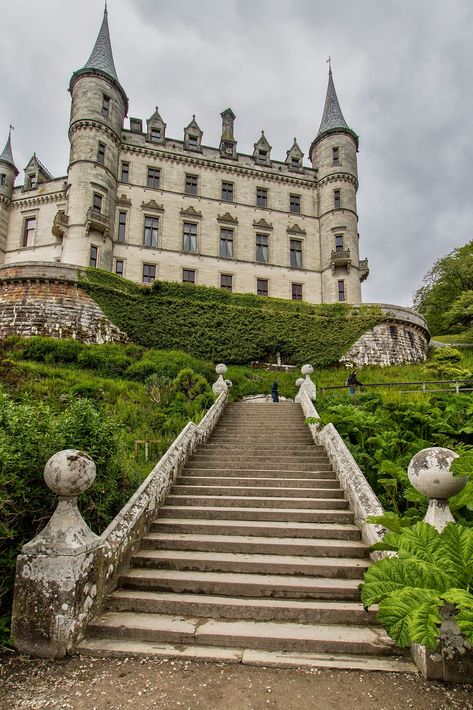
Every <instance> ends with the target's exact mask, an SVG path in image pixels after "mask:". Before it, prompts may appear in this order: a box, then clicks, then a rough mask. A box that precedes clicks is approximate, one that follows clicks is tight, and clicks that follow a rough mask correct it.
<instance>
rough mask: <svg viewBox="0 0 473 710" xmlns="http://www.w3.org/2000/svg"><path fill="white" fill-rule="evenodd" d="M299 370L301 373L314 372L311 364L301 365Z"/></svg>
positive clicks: (310, 373) (309, 373)
mask: <svg viewBox="0 0 473 710" xmlns="http://www.w3.org/2000/svg"><path fill="white" fill-rule="evenodd" d="M301 372H302V374H303V375H312V373H313V372H314V368H313V367H312V365H303V366H302V367H301Z"/></svg>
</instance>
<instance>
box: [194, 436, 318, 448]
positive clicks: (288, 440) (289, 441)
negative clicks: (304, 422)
mask: <svg viewBox="0 0 473 710" xmlns="http://www.w3.org/2000/svg"><path fill="white" fill-rule="evenodd" d="M311 441H312V439H311V438H310V436H309V435H307V436H304V437H302V436H291V437H286V436H282V435H281V436H279V437H277V443H278V444H280V445H282V446H288V445H289V446H291V445H297V446H299V445H301V444H306V445H308V444H310V442H311ZM208 443H209V444H219V445H222V446H233V447H235V446H236V445H237V446H238V448H240V449H241V448H244V449H246V448H250V447H252V446H255V444H258V445H260V446H263V445H265V446H272V444H273V441H272V440H271V438H269V437H261V436H258V435H255V436H252V437H249V436H248V437H245V438H241V439H239V440H238V442H236V440H235V438H234V437H232V436H228V435H225V436H220V435H219V434H212V435H211V436H210V438H209V439H208ZM274 443H275V444H276V439H275V440H274Z"/></svg>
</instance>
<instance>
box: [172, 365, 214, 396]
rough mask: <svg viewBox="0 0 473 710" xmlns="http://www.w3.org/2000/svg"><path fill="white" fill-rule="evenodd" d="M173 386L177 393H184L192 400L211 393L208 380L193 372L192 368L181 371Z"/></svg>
mask: <svg viewBox="0 0 473 710" xmlns="http://www.w3.org/2000/svg"><path fill="white" fill-rule="evenodd" d="M172 386H173V389H174V390H175V391H176V392H182V393H183V394H185V396H186V397H187V398H188V399H190V400H194V399H195V398H196V397H198V396H199V395H201V394H204V393H205V392H208V391H209V383H208V382H207V380H206V379H205V378H204V377H202V375H199V374H197V373H196V372H194V371H193V370H191V369H190V367H187V368H186V369H185V370H181V371H180V373H179V374H178V376H177V377H176V379H175V380H174V381H173V383H172Z"/></svg>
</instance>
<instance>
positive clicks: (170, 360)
mask: <svg viewBox="0 0 473 710" xmlns="http://www.w3.org/2000/svg"><path fill="white" fill-rule="evenodd" d="M184 368H190V369H192V370H193V371H194V372H197V373H198V374H200V375H202V376H203V377H205V378H206V380H207V381H208V382H213V381H214V379H215V372H214V370H213V368H212V367H211V366H210V365H209V363H207V362H205V361H204V360H200V359H198V358H195V357H192V355H188V354H187V353H185V352H182V351H178V350H148V351H147V352H146V353H145V355H144V357H143V359H142V360H140V361H139V362H136V363H134V364H133V365H130V367H129V368H128V370H127V372H126V375H127V377H130V378H132V379H136V380H141V381H142V382H145V381H146V380H147V379H148V378H149V377H151V376H152V375H156V376H157V377H168V378H170V379H174V378H175V377H177V375H178V374H179V372H180V371H181V370H183V369H184Z"/></svg>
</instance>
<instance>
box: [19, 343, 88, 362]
mask: <svg viewBox="0 0 473 710" xmlns="http://www.w3.org/2000/svg"><path fill="white" fill-rule="evenodd" d="M80 349H81V344H80V343H79V342H78V341H77V340H70V339H67V338H64V339H62V338H45V337H35V338H28V340H27V341H26V343H25V345H24V347H23V357H24V358H25V359H26V360H39V361H40V362H46V363H71V362H77V358H78V355H79V352H80Z"/></svg>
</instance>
